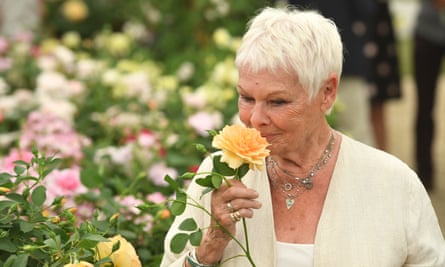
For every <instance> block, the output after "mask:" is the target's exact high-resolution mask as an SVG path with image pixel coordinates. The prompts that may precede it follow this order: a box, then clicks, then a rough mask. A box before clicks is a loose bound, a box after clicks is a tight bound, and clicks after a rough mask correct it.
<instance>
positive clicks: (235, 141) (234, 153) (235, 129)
mask: <svg viewBox="0 0 445 267" xmlns="http://www.w3.org/2000/svg"><path fill="white" fill-rule="evenodd" d="M212 146H213V147H215V148H219V149H221V150H222V156H221V161H222V162H225V163H227V164H228V165H229V167H231V168H233V169H236V168H238V167H240V166H241V165H242V164H244V163H247V164H249V168H250V169H253V168H254V167H256V168H258V169H259V170H261V169H262V168H263V165H264V158H266V157H267V156H268V155H269V152H270V151H269V150H268V149H267V147H268V146H269V143H267V140H266V139H265V138H264V137H262V136H261V134H260V132H259V131H257V130H256V129H255V128H247V127H244V126H242V125H239V124H234V125H230V126H229V125H228V126H225V127H224V128H223V129H222V130H221V131H220V132H219V134H218V135H216V136H215V137H214V138H213V140H212Z"/></svg>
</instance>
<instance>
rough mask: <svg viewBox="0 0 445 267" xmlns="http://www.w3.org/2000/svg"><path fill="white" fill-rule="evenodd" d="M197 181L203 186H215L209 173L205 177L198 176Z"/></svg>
mask: <svg viewBox="0 0 445 267" xmlns="http://www.w3.org/2000/svg"><path fill="white" fill-rule="evenodd" d="M196 183H197V184H199V185H200V186H203V187H213V184H212V175H207V176H206V177H204V178H198V179H196Z"/></svg>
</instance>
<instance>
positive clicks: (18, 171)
mask: <svg viewBox="0 0 445 267" xmlns="http://www.w3.org/2000/svg"><path fill="white" fill-rule="evenodd" d="M25 171H26V168H23V167H21V166H15V167H14V172H15V173H16V174H18V175H20V174H23V173H24V172H25Z"/></svg>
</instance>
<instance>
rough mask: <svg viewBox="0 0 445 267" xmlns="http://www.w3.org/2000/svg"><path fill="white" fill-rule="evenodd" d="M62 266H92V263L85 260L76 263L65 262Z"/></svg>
mask: <svg viewBox="0 0 445 267" xmlns="http://www.w3.org/2000/svg"><path fill="white" fill-rule="evenodd" d="M63 267H94V265H93V264H91V263H89V262H86V261H80V262H78V263H69V264H65V265H63Z"/></svg>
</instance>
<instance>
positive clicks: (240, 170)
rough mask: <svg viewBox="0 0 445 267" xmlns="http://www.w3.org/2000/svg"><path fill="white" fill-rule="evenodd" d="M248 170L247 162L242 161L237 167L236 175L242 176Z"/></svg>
mask: <svg viewBox="0 0 445 267" xmlns="http://www.w3.org/2000/svg"><path fill="white" fill-rule="evenodd" d="M247 172H249V164H247V163H244V164H243V165H241V166H240V167H239V168H238V176H239V178H240V179H241V178H243V177H244V175H246V173H247Z"/></svg>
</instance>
